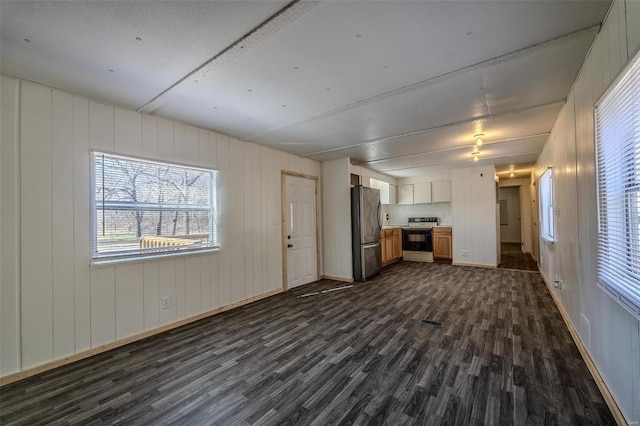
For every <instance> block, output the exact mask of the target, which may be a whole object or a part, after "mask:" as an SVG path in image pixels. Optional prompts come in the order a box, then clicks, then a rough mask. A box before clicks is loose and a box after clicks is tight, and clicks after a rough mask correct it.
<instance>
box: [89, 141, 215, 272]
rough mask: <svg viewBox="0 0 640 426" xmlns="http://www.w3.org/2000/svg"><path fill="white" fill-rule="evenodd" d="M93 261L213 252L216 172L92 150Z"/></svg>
mask: <svg viewBox="0 0 640 426" xmlns="http://www.w3.org/2000/svg"><path fill="white" fill-rule="evenodd" d="M92 160H93V181H92V184H93V194H94V199H93V208H92V212H93V227H94V232H93V258H94V259H105V258H114V259H119V258H123V257H124V258H129V257H137V256H144V255H151V254H160V253H174V252H180V251H194V250H203V249H209V248H214V247H217V246H218V245H219V243H218V226H217V215H216V212H217V193H218V172H217V171H216V170H212V169H203V168H196V167H188V166H182V165H176V164H170V163H161V162H156V161H147V160H142V159H138V158H130V157H125V156H121V155H114V154H107V153H103V152H93V153H92Z"/></svg>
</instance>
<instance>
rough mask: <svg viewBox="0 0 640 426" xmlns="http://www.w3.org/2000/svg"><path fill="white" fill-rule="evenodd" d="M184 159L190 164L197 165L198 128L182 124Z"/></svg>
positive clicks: (198, 147)
mask: <svg viewBox="0 0 640 426" xmlns="http://www.w3.org/2000/svg"><path fill="white" fill-rule="evenodd" d="M182 143H183V144H184V161H185V163H187V164H190V165H197V164H200V163H199V158H198V157H199V156H200V154H199V149H200V146H199V143H198V129H196V128H195V127H191V126H184V140H183V141H182Z"/></svg>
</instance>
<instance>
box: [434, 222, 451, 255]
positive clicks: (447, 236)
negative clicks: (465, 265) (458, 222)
mask: <svg viewBox="0 0 640 426" xmlns="http://www.w3.org/2000/svg"><path fill="white" fill-rule="evenodd" d="M432 236H433V261H434V262H436V263H451V262H452V261H453V247H452V240H453V238H452V235H451V227H448V226H437V227H435V228H433V229H432Z"/></svg>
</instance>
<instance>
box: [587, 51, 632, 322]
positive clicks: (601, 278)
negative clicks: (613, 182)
mask: <svg viewBox="0 0 640 426" xmlns="http://www.w3.org/2000/svg"><path fill="white" fill-rule="evenodd" d="M630 74H633V75H635V79H634V80H633V81H634V84H635V85H636V86H635V87H633V86H632V87H631V89H630V90H631V91H633V90H638V86H637V84H640V49H638V50H636V52H635V54H634V55H633V57H632V59H631V60H630V61H629V62H628V63H627V64H626V65H625V66H624V67H623V68H622V70H621V71H620V73H619V74H618V75H617V76H616V78H615V79H614V80H613V82H612V83H611V84H610V85H609V87H608V88H607V90H606V91H605V92H604V93H603V94H602V96H601V97H600V98H599V99H598V100H597V101H596V102H595V104H594V107H593V114H594V142H595V156H596V158H595V162H596V191H597V194H596V202H597V220H598V222H597V224H598V229H597V231H598V247H597V259H598V265H597V267H598V272H597V285H598V287H600V288H601V289H602V290H603V291H604V292H605V293H606V294H608V295H609V296H611V297H612V298H613V299H614V300H615V301H616V302H618V303H619V304H620V305H621V306H622V307H623V308H625V309H626V310H627V311H628V312H629V313H631V314H632V315H633V316H634V317H636V318H637V319H640V296H639V295H638V294H633V293H637V292H638V291H639V290H640V279H638V277H637V276H636V275H637V273H638V268H637V267H634V266H636V265H637V263H638V261H640V259H635V260H634V262H632V263H629V259H633V252H631V254H629V248H628V247H626V248H624V247H621V246H620V245H619V244H618V243H616V241H615V240H616V237H615V235H616V234H615V233H614V234H613V235H610V234H609V233H606V234H605V231H604V230H603V225H604V223H603V222H602V220H603V219H602V215H603V214H604V213H605V212H604V211H603V209H606V208H607V207H609V206H608V205H607V206H605V207H603V206H602V197H603V195H602V194H601V188H602V186H603V183H602V182H603V181H602V179H601V177H600V174H602V173H603V170H601V169H602V166H601V165H600V145H599V141H600V137H599V135H600V129H601V127H602V124H601V123H602V120H601V119H600V115H599V113H598V111H599V108H600V107H603V106H604V104H605V103H607V102H608V101H609V96H610V95H613V96H615V99H614V100H618V101H621V100H624V101H626V100H627V99H636V97H634V96H633V94H630V93H633V92H629V91H625V92H622V93H618V91H619V89H620V87H621V85H622V84H624V83H626V82H627V78H628V77H629V75H630ZM627 89H629V88H627ZM627 105H628V103H627ZM609 108H612V106H611V105H607V108H605V109H604V111H605V112H603V114H606V113H607V112H608V110H609ZM612 115H614V116H616V117H625V118H627V117H632V118H631V120H632V121H631V123H627V124H629V125H630V126H631V128H633V127H634V125H633V117H635V119H637V120H639V119H640V118H638V117H636V116H634V115H632V114H629V113H628V111H627V110H623V113H622V114H621V113H620V111H619V110H618V109H616V110H615V114H612ZM607 124H610V123H607ZM614 129H616V130H618V126H615V127H614ZM606 130H607V131H611V130H610V129H609V128H607V129H606ZM631 134H632V136H631V137H632V143H636V142H637V140H635V138H637V137H639V136H638V134H637V133H633V132H632V133H631ZM618 135H619V134H616V136H618ZM634 140H635V141H636V142H633V141H634ZM615 143H616V144H618V145H616V146H615V147H610V146H607V151H609V150H611V149H612V148H616V149H621V148H620V146H619V145H620V142H619V140H616V142H615ZM634 149H637V145H636V146H635V148H634ZM607 155H611V154H610V153H608V154H607ZM625 159H626V158H625ZM616 160H618V159H616ZM623 160H624V159H623V158H620V159H619V161H620V162H621V164H622V161H623ZM627 160H628V159H627ZM633 166H634V167H638V161H637V159H636V160H635V163H634V164H633ZM630 173H631V172H630ZM631 174H633V173H631ZM625 177H628V176H626V175H623V176H622V178H625ZM609 179H611V178H609ZM638 180H639V179H638V178H636V180H635V181H633V183H635V184H636V185H637V181H638ZM604 182H606V181H604ZM627 189H628V188H627ZM627 189H625V190H624V191H622V192H624V193H625V194H628V193H629V192H628V190H627ZM607 191H608V189H607ZM618 192H620V190H618V191H615V190H614V191H613V192H612V194H611V195H609V196H608V197H607V198H611V199H612V200H614V201H617V200H616V198H614V197H613V196H615V195H616V194H618ZM617 202H621V201H617ZM621 203H624V206H623V207H624V210H622V212H623V213H618V214H622V215H623V216H624V217H625V219H624V221H617V223H616V221H612V222H610V221H607V222H606V224H607V225H608V226H613V227H614V228H615V227H616V225H617V226H620V225H624V233H623V235H624V238H625V241H627V244H628V240H629V234H630V233H631V231H630V230H629V225H630V224H631V223H632V222H630V221H629V219H628V217H627V216H626V215H627V214H628V213H627V208H628V206H627V204H626V203H627V201H624V202H621ZM616 205H617V204H615V203H614V206H612V207H609V208H608V210H607V211H608V212H609V213H613V214H615V213H616V209H615V206H616ZM632 214H633V213H632ZM636 214H637V213H636ZM610 224H611V225H610ZM631 243H633V241H631ZM603 246H605V247H606V249H607V253H608V254H609V255H607V254H605V253H603V254H601V253H602V250H604V249H605V248H604V247H603ZM623 248H624V251H625V256H624V258H620V257H619V256H616V257H615V258H613V261H611V260H609V259H610V258H611V256H610V253H611V252H612V251H613V252H614V253H618V252H620V251H621V250H622V249H623ZM634 263H635V265H634ZM606 265H612V266H611V268H609V269H604V267H605V266H606ZM620 265H626V266H624V268H622V269H620ZM603 269H604V270H603ZM617 281H621V282H622V283H620V282H617ZM634 281H635V282H634ZM629 286H631V287H629ZM625 287H629V288H630V290H627V289H626V288H625ZM634 287H635V288H634Z"/></svg>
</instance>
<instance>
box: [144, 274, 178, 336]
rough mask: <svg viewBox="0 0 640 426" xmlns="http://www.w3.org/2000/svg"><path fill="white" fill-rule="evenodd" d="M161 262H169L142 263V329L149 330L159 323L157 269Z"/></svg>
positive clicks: (158, 281)
mask: <svg viewBox="0 0 640 426" xmlns="http://www.w3.org/2000/svg"><path fill="white" fill-rule="evenodd" d="M162 263H171V262H144V264H143V290H142V300H143V303H144V307H143V314H144V317H143V329H144V330H150V329H152V328H156V327H158V326H159V325H160V276H159V273H158V271H159V268H160V264H162ZM163 272H164V269H163ZM174 276H175V275H174Z"/></svg>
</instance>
